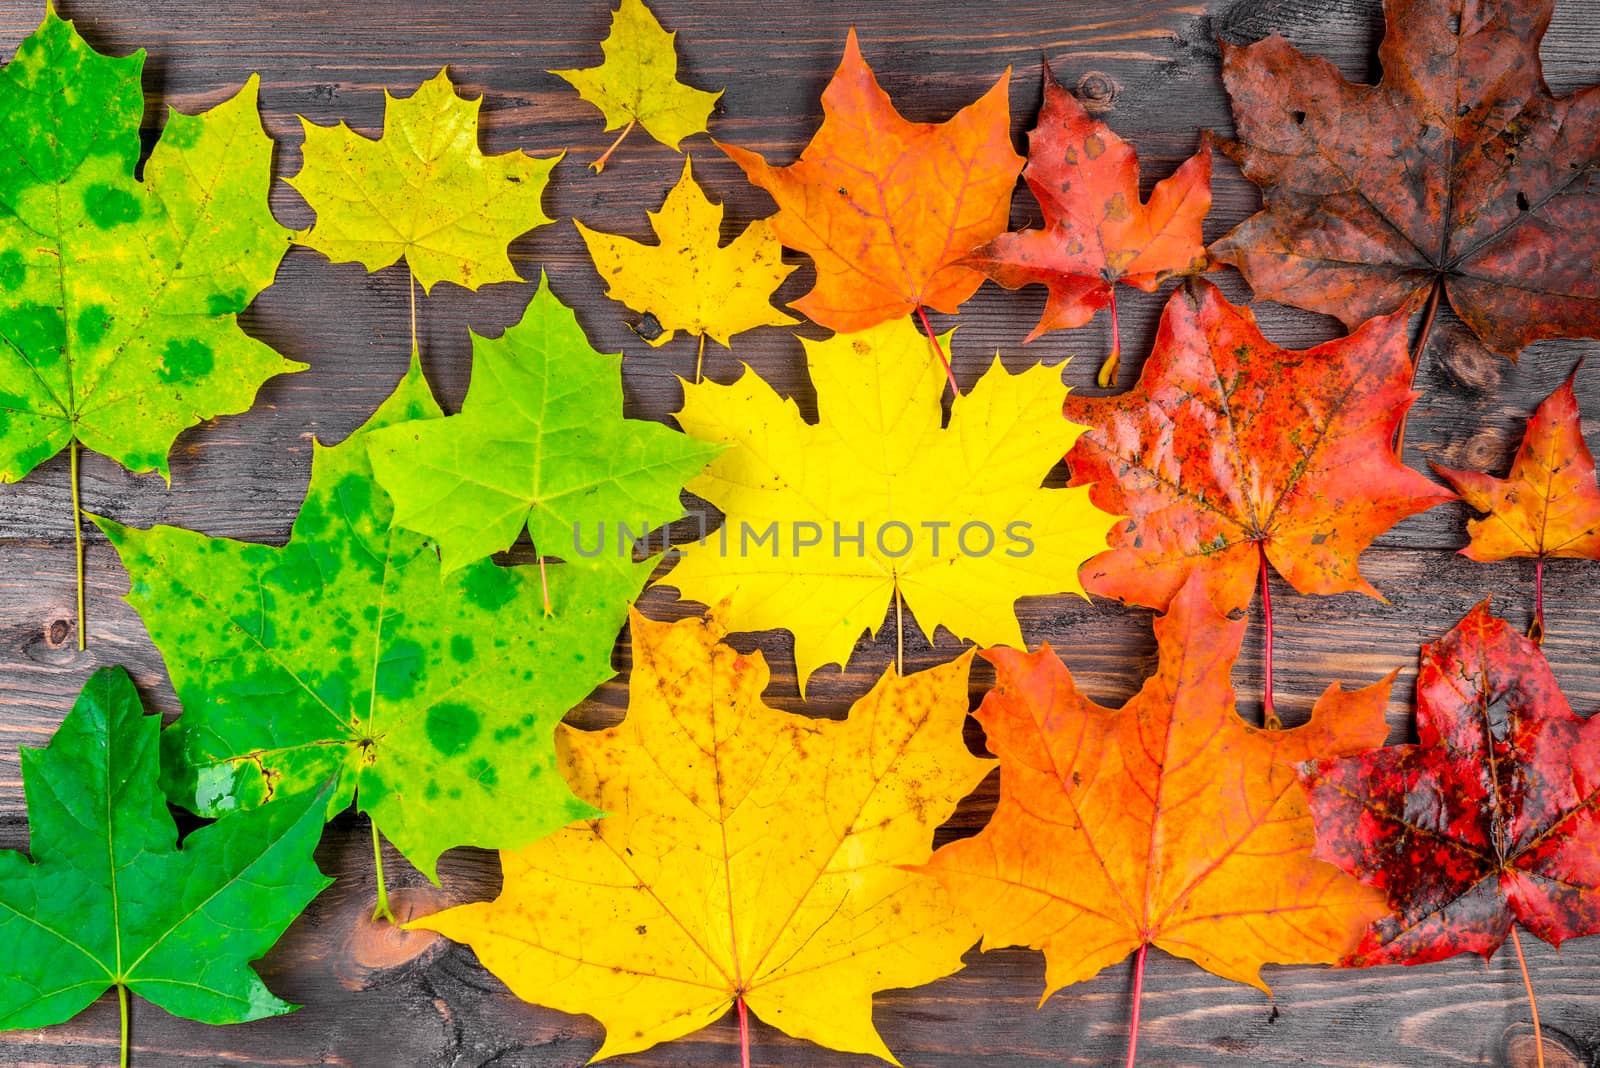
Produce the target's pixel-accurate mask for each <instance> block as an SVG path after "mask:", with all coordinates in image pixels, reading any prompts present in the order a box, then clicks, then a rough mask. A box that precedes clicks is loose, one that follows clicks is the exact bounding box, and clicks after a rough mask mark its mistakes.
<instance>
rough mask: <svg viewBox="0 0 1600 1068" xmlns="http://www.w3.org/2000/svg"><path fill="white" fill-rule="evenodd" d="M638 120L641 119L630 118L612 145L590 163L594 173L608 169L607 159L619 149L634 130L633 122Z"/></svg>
mask: <svg viewBox="0 0 1600 1068" xmlns="http://www.w3.org/2000/svg"><path fill="white" fill-rule="evenodd" d="M638 121H639V120H638V119H636V118H634V119H629V120H628V125H626V126H624V127H623V128H622V132H621V133H619V134H617V139H616V140H615V141H613V142H611V147H610V148H608V149H606V150H605V151H604V152H602V153H600V158H599V159H597V160H595V161H594V162H593V163H591V164H589V167H590V168H591V169H592V170H593V171H594V173H596V174H599V173H600V172H601V171H603V170H605V169H606V160H608V159H610V158H611V153H613V152H615V151H616V150H617V146H618V145H620V144H622V139H623V138H624V137H627V136H628V134H629V133H630V132H631V131H632V130H633V124H634V123H636V122H638Z"/></svg>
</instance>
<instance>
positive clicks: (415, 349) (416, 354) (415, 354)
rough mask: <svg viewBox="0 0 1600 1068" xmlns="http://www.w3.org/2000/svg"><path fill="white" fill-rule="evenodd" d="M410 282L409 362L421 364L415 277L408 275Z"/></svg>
mask: <svg viewBox="0 0 1600 1068" xmlns="http://www.w3.org/2000/svg"><path fill="white" fill-rule="evenodd" d="M406 277H407V278H409V279H410V280H411V362H412V363H414V364H419V365H420V364H421V363H422V347H421V346H420V345H419V344H418V343H417V276H416V275H415V274H408V275H407V276H406Z"/></svg>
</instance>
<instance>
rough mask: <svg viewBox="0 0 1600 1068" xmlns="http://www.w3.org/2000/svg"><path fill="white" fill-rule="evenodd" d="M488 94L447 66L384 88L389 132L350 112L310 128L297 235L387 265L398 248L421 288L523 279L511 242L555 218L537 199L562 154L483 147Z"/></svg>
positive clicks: (299, 184)
mask: <svg viewBox="0 0 1600 1068" xmlns="http://www.w3.org/2000/svg"><path fill="white" fill-rule="evenodd" d="M482 103H483V100H482V98H481V97H479V98H476V99H473V100H467V99H464V98H463V97H460V96H458V95H456V91H455V87H454V86H453V85H451V83H450V78H449V75H447V74H446V73H445V72H444V71H443V70H441V71H440V72H439V73H438V74H436V75H435V76H434V77H432V78H430V79H429V80H428V81H426V82H424V83H423V84H422V85H421V87H420V88H418V89H417V91H416V92H415V93H413V94H412V95H411V96H409V97H402V98H398V99H397V98H395V97H392V96H390V95H389V93H388V91H387V90H385V92H384V112H383V115H384V118H383V126H384V132H383V136H382V137H381V138H379V139H376V140H374V139H373V138H370V137H365V136H363V135H361V134H358V133H356V132H355V131H354V130H352V129H350V127H348V126H346V125H345V124H344V123H342V122H341V123H339V124H338V125H337V126H318V125H316V124H315V123H312V122H308V121H307V120H305V119H303V118H302V119H301V120H300V121H301V124H302V125H303V126H304V127H305V131H306V142H305V163H304V165H303V166H302V167H301V169H300V173H299V174H297V175H295V176H294V177H293V178H290V179H289V180H288V181H289V184H290V185H292V186H294V188H295V189H297V190H298V191H299V192H300V195H301V196H303V197H305V198H306V200H307V202H308V203H310V205H311V207H312V209H313V210H315V211H316V213H317V221H316V223H315V224H314V225H313V226H312V227H311V229H310V230H307V231H306V232H305V233H302V234H300V235H299V239H300V241H302V242H303V243H304V244H306V245H309V246H310V247H312V248H314V249H316V250H317V251H318V252H321V253H323V254H324V255H325V256H327V257H328V258H329V259H330V260H333V261H334V262H335V263H349V262H352V261H353V262H358V263H360V264H362V265H363V266H364V267H366V269H367V270H368V271H376V270H380V269H382V268H384V267H387V266H389V265H390V264H392V263H395V262H397V261H398V260H399V259H400V258H401V257H402V256H403V257H405V260H406V263H407V264H408V265H409V266H410V268H411V273H412V274H413V275H415V276H416V279H417V281H419V282H421V283H422V288H423V290H424V291H427V290H430V289H432V287H433V284H434V283H435V282H441V281H443V282H454V283H455V284H456V285H459V286H465V287H466V288H468V289H477V288H478V287H479V286H482V285H486V284H488V283H490V282H520V281H523V278H522V276H521V275H519V274H517V271H516V268H514V267H513V266H512V265H511V260H510V258H509V257H508V256H507V254H506V246H507V245H508V244H510V242H511V241H512V239H513V238H515V237H517V236H518V235H519V234H524V233H526V232H528V231H529V230H532V229H533V228H534V227H536V226H543V225H544V224H545V223H548V222H551V221H552V220H551V219H550V217H549V216H548V215H546V214H545V213H544V207H543V205H542V204H541V199H542V197H543V196H544V188H545V184H546V183H547V182H548V181H549V178H550V171H551V169H552V168H553V167H554V166H555V165H556V164H557V163H558V162H559V161H560V160H561V154H558V155H555V156H552V157H550V158H548V159H536V158H534V157H532V156H528V155H526V154H524V153H522V152H507V153H505V154H504V155H499V156H485V155H484V154H483V152H482V151H481V150H480V149H479V148H478V109H479V107H480V106H481V105H482Z"/></svg>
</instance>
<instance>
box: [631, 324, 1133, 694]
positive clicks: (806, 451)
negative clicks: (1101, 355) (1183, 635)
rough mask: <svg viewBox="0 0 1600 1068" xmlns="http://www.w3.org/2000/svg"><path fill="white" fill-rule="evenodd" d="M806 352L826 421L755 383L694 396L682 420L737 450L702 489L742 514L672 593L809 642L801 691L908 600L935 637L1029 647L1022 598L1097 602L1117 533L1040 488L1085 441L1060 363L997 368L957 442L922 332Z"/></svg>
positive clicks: (675, 573)
mask: <svg viewBox="0 0 1600 1068" xmlns="http://www.w3.org/2000/svg"><path fill="white" fill-rule="evenodd" d="M948 337H949V335H946V336H945V338H946V343H948ZM804 344H805V348H806V358H807V362H808V364H809V367H810V372H811V381H812V383H813V384H814V385H815V386H816V390H817V411H818V416H819V418H818V421H817V422H816V423H814V424H813V423H807V422H806V421H805V420H804V419H803V418H801V415H800V409H799V408H798V406H796V404H795V402H794V401H793V400H786V399H784V398H782V397H780V396H778V394H777V393H776V392H774V391H773V389H772V387H771V386H769V385H767V383H765V382H763V381H762V380H761V379H760V378H759V377H757V376H756V375H755V374H754V373H753V372H750V371H748V370H747V371H746V372H745V374H744V376H743V377H741V378H740V379H739V380H738V381H737V382H734V383H733V384H732V385H726V386H724V385H718V384H716V383H713V382H705V383H699V384H693V385H687V386H685V387H684V403H683V411H681V412H679V413H678V422H679V424H681V425H682V427H683V429H684V430H685V431H687V432H688V433H689V434H691V435H693V436H694V437H697V438H700V439H702V440H705V441H717V442H726V443H728V444H729V445H730V446H731V447H730V448H729V449H727V450H726V451H724V452H723V453H722V454H721V455H720V456H718V457H717V459H715V460H713V461H712V462H711V464H710V465H709V466H708V467H707V468H706V471H705V473H704V474H702V475H700V476H699V477H698V478H696V479H695V480H693V481H691V482H690V483H689V485H688V488H689V490H690V491H691V492H693V493H696V494H699V495H700V496H701V497H704V498H705V499H706V500H708V501H710V502H711V503H712V504H714V505H716V506H717V507H718V508H719V509H721V510H722V512H723V514H724V515H725V516H726V517H727V518H726V520H725V521H724V523H723V527H722V530H721V531H715V532H712V533H711V534H710V535H708V536H707V537H706V538H704V539H702V540H701V541H700V542H698V543H696V544H692V545H689V546H686V547H684V548H683V556H682V558H681V559H680V560H679V562H678V563H677V564H676V565H675V566H674V567H673V569H672V570H671V571H670V572H668V573H667V575H666V576H665V577H664V578H663V579H662V580H661V581H662V582H663V583H665V584H667V585H671V586H674V587H676V588H677V589H678V590H679V591H680V592H681V593H682V594H683V596H684V597H686V598H688V599H690V600H695V601H700V602H701V603H703V604H708V605H719V604H722V602H724V601H725V602H726V606H725V607H723V608H721V609H719V611H721V612H722V614H723V618H724V619H725V620H726V621H727V624H728V626H729V629H731V630H739V631H758V630H769V629H774V628H783V629H786V630H789V631H792V632H793V633H794V657H795V665H796V667H797V668H798V669H799V673H800V685H801V687H802V689H803V688H804V686H805V683H806V680H807V679H808V678H809V677H810V675H811V673H812V672H813V671H815V670H816V669H817V668H818V667H820V666H822V665H823V664H828V663H837V664H840V665H843V664H844V663H845V662H846V660H848V658H849V656H850V651H851V649H852V648H853V647H854V645H855V642H856V639H857V638H859V637H860V636H861V633H862V632H863V631H865V630H869V629H870V630H876V629H878V628H879V627H880V625H881V624H882V621H883V619H884V613H885V609H886V608H887V606H888V605H889V603H890V600H891V598H894V597H896V596H899V597H903V598H904V600H905V604H906V606H907V607H908V608H910V610H911V611H912V612H913V613H914V615H915V616H916V619H917V620H918V622H919V623H920V624H921V626H922V630H923V632H924V633H925V634H928V635H931V634H932V633H933V631H934V629H935V628H936V627H938V626H940V625H943V626H944V627H946V628H948V629H949V630H950V631H951V633H953V634H955V635H956V636H957V637H959V638H963V639H967V640H969V641H974V642H977V643H978V644H979V645H1010V646H1015V647H1018V648H1021V647H1022V645H1023V641H1022V632H1021V628H1020V627H1019V625H1018V623H1017V619H1016V615H1015V612H1014V610H1013V604H1014V603H1015V601H1016V600H1017V599H1018V598H1019V597H1026V596H1036V595H1046V594H1055V593H1066V592H1072V593H1081V592H1082V587H1081V586H1080V585H1079V584H1078V565H1079V564H1080V563H1081V562H1082V561H1084V560H1086V559H1087V558H1089V557H1090V556H1093V555H1094V554H1095V553H1096V552H1099V551H1100V550H1101V549H1102V548H1103V547H1104V545H1105V535H1106V530H1107V528H1108V527H1109V526H1110V525H1111V522H1112V520H1111V517H1110V516H1108V515H1106V514H1105V513H1104V512H1101V511H1100V510H1099V509H1097V508H1096V507H1094V505H1093V504H1091V503H1090V501H1089V497H1088V495H1087V494H1086V493H1085V492H1083V488H1082V487H1079V488H1075V489H1044V488H1041V487H1042V483H1043V480H1044V478H1045V476H1046V475H1047V474H1048V473H1049V471H1050V469H1051V468H1052V467H1054V466H1055V465H1056V464H1057V463H1058V462H1059V461H1060V459H1061V456H1062V454H1063V453H1064V452H1065V451H1066V450H1067V449H1068V448H1070V447H1071V445H1072V443H1073V442H1074V441H1075V440H1077V437H1078V435H1079V434H1080V433H1082V431H1083V428H1082V427H1080V426H1077V425H1076V424H1073V423H1069V422H1067V421H1066V419H1064V418H1063V417H1062V415H1061V404H1062V401H1063V400H1064V399H1065V397H1066V394H1067V389H1066V387H1065V386H1064V385H1062V382H1061V368H1060V366H1059V365H1058V366H1055V367H1045V366H1039V365H1036V366H1033V367H1030V368H1029V369H1028V370H1026V371H1024V372H1022V373H1021V374H1017V375H1013V374H1011V373H1010V372H1008V371H1007V370H1006V369H1005V368H1004V367H1002V366H1001V365H1000V362H999V360H998V359H996V361H995V363H994V365H993V366H992V367H990V369H989V370H988V372H986V373H985V374H984V376H983V378H981V379H980V380H979V381H978V384H977V385H976V386H974V387H973V389H972V391H971V392H970V393H967V394H965V395H963V396H960V397H957V398H956V400H955V402H954V405H953V407H952V408H951V412H950V425H949V427H948V428H942V427H941V426H940V422H941V417H942V411H941V408H940V395H941V393H942V392H943V389H944V381H945V377H944V371H943V369H942V367H941V366H940V364H939V362H938V361H937V360H935V359H934V358H933V356H932V354H931V353H930V352H929V347H928V339H927V338H925V337H923V336H922V335H921V334H919V333H918V332H917V330H916V328H915V327H914V326H912V325H911V321H910V320H909V319H894V320H891V321H889V322H887V323H883V324H881V325H879V326H876V327H873V328H872V329H870V330H864V331H861V332H860V333H857V334H840V335H837V336H835V337H833V338H830V339H828V340H827V341H804ZM969 528H970V529H969ZM769 533H770V534H771V537H767V535H769ZM858 534H859V535H860V536H861V542H860V543H859V547H858V543H857V542H855V541H854V540H853V539H854V538H855V537H856V536H857V535H858ZM991 537H992V541H991V540H990V539H991ZM803 543H810V544H803ZM902 550H903V551H902Z"/></svg>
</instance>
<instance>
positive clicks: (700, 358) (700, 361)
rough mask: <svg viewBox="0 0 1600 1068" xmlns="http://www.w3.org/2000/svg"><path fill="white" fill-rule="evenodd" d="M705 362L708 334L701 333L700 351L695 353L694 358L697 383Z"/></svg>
mask: <svg viewBox="0 0 1600 1068" xmlns="http://www.w3.org/2000/svg"><path fill="white" fill-rule="evenodd" d="M705 362H706V336H705V335H704V334H701V335H700V351H699V353H698V354H696V355H695V358H694V380H695V382H697V383H698V382H699V381H700V379H701V374H700V369H701V368H702V367H704V366H705Z"/></svg>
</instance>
